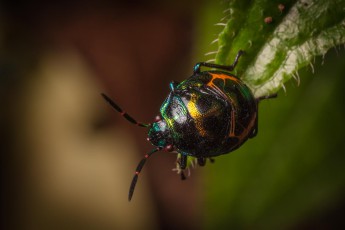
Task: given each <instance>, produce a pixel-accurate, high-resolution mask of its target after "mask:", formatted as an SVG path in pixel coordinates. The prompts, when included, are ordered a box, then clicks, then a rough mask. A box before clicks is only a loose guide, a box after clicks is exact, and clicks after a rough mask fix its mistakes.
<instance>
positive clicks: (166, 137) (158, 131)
mask: <svg viewBox="0 0 345 230" xmlns="http://www.w3.org/2000/svg"><path fill="white" fill-rule="evenodd" d="M147 140H148V141H150V142H151V143H152V144H153V145H154V146H157V147H161V148H163V149H164V150H166V151H172V150H173V145H172V139H171V135H170V130H169V127H168V125H167V123H166V122H165V120H164V119H161V117H160V116H157V117H156V118H155V122H154V123H152V124H151V127H150V130H149V133H148V138H147Z"/></svg>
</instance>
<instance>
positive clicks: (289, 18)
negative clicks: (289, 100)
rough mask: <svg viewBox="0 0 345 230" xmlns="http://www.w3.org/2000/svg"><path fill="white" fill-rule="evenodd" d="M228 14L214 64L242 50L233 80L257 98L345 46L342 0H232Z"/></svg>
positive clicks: (343, 2)
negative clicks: (237, 80) (320, 57)
mask: <svg viewBox="0 0 345 230" xmlns="http://www.w3.org/2000/svg"><path fill="white" fill-rule="evenodd" d="M282 6H283V8H284V9H282V8H279V7H282ZM228 12H229V20H228V22H227V23H226V24H225V27H224V30H223V31H222V32H221V33H220V34H219V37H218V45H219V49H218V52H217V54H216V59H215V60H216V63H218V64H231V63H232V62H233V59H234V57H235V56H236V53H237V52H238V51H239V50H244V51H245V52H246V55H245V56H244V57H241V61H240V62H239V64H238V66H237V67H236V71H237V75H238V76H239V77H240V78H242V79H243V81H244V82H245V83H246V84H247V85H248V86H249V87H250V88H251V89H252V90H253V92H254V94H255V96H257V97H259V96H264V95H268V94H272V93H275V92H277V91H278V90H279V89H280V88H282V87H283V86H284V83H285V82H286V81H288V80H289V79H291V78H292V77H295V78H296V79H297V81H299V77H298V72H297V71H298V70H299V69H300V68H302V67H304V66H307V65H312V61H313V60H314V58H315V56H318V55H324V54H325V53H326V52H327V51H328V50H329V49H330V48H332V47H334V46H337V45H340V44H344V43H345V1H343V0H328V1H321V0H301V1H286V0H285V1H276V0H274V1H273V0H233V1H230V3H229V10H228ZM268 17H271V18H272V22H270V23H266V22H265V19H266V18H268ZM312 68H313V67H312Z"/></svg>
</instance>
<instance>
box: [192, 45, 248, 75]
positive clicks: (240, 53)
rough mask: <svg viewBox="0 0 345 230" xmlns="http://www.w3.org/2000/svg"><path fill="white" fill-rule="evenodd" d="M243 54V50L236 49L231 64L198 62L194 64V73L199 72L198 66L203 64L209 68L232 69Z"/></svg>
mask: <svg viewBox="0 0 345 230" xmlns="http://www.w3.org/2000/svg"><path fill="white" fill-rule="evenodd" d="M242 54H244V51H243V50H240V51H238V53H237V55H236V58H235V60H234V63H232V65H218V64H213V63H208V62H198V63H196V64H195V66H194V69H193V70H194V71H193V72H194V74H196V73H200V67H201V66H205V67H210V68H217V69H222V70H226V71H233V70H234V69H235V67H236V65H237V63H238V60H239V58H240V57H241V56H242Z"/></svg>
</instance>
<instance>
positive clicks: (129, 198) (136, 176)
mask: <svg viewBox="0 0 345 230" xmlns="http://www.w3.org/2000/svg"><path fill="white" fill-rule="evenodd" d="M161 149H162V148H161V147H157V148H155V149H153V150H151V152H149V153H147V154H146V155H145V156H144V158H143V159H141V161H140V162H139V164H138V166H137V169H136V170H135V174H134V177H133V180H132V183H131V186H130V187H129V193H128V201H131V199H132V196H133V193H134V189H135V185H136V184H137V181H138V176H139V174H140V172H141V170H142V168H143V167H144V165H145V162H146V160H147V159H148V158H149V157H150V156H151V155H152V154H153V153H155V152H157V151H159V150H161Z"/></svg>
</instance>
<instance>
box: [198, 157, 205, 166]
mask: <svg viewBox="0 0 345 230" xmlns="http://www.w3.org/2000/svg"><path fill="white" fill-rule="evenodd" d="M205 164H206V158H205V157H198V165H200V166H205Z"/></svg>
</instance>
